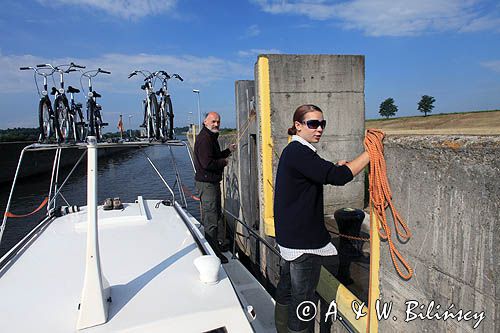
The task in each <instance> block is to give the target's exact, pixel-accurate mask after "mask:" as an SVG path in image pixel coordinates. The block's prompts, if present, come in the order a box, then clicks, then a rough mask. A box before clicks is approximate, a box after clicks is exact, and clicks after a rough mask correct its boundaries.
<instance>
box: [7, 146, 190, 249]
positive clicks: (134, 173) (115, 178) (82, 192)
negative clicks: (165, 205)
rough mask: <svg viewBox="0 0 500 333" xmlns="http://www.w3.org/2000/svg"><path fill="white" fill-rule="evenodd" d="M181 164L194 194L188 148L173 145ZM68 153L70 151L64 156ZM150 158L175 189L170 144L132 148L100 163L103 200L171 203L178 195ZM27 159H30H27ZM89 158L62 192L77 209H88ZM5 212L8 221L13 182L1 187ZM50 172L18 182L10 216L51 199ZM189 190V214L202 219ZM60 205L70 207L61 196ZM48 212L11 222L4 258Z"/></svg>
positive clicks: (183, 176)
mask: <svg viewBox="0 0 500 333" xmlns="http://www.w3.org/2000/svg"><path fill="white" fill-rule="evenodd" d="M172 153H173V155H174V157H175V163H176V164H177V168H178V170H179V173H180V176H181V180H182V184H183V185H184V187H185V188H187V189H188V190H189V191H190V192H192V193H195V191H194V172H193V166H192V164H191V160H190V158H189V155H188V152H187V149H186V147H184V146H182V147H172ZM63 154H64V152H63ZM145 155H147V156H149V157H150V158H151V160H152V161H153V163H154V164H155V165H156V167H157V168H158V169H159V171H160V173H161V174H162V176H163V177H164V178H165V180H166V181H167V183H168V184H169V185H170V187H172V186H173V185H174V184H176V182H175V172H174V167H173V164H172V158H171V154H170V150H169V148H168V147H167V146H164V145H162V146H151V147H147V148H141V149H138V148H132V149H130V150H126V151H122V152H119V153H117V154H114V155H111V156H107V157H101V158H100V159H99V161H98V201H99V202H100V203H102V202H103V201H104V200H105V199H106V198H115V197H120V199H121V200H122V201H123V202H134V201H135V200H136V199H137V196H138V195H142V196H143V197H144V198H145V199H159V200H162V199H171V198H172V196H171V194H170V192H169V191H168V189H167V188H166V187H165V185H164V184H163V182H162V181H161V179H160V178H159V177H158V175H157V174H156V172H155V171H154V169H153V168H152V166H151V165H150V164H149V162H148V161H147V159H146V156H145ZM25 158H29V155H27V156H26V157H25ZM70 170H71V168H64V169H62V170H61V173H60V175H59V182H60V183H62V181H63V180H64V179H65V178H66V176H67V175H68V173H69V171H70ZM86 170H87V160H86V157H84V158H83V160H82V161H81V162H80V165H79V166H78V167H77V169H76V170H75V171H74V173H73V175H72V176H71V177H70V178H69V180H68V182H67V183H66V185H65V186H64V187H63V189H62V190H61V194H62V195H63V196H64V198H65V199H66V200H67V201H68V202H69V203H70V204H71V205H78V206H82V205H86V202H87V177H86ZM0 186H1V187H0V211H1V215H2V217H3V215H4V212H5V207H6V205H7V200H8V197H9V192H10V184H7V183H3V184H1V185H0ZM49 186H50V174H42V175H37V176H33V177H29V178H24V179H21V180H20V181H18V184H17V185H16V188H15V191H14V194H13V202H12V204H11V207H10V210H9V211H10V212H12V213H14V214H25V213H28V212H31V211H33V210H35V209H36V208H37V207H38V206H39V205H40V203H41V202H42V201H43V199H44V197H45V196H47V195H48V190H49ZM175 189H176V191H175V195H176V200H177V201H179V202H180V203H182V201H180V197H179V193H178V186H177V185H176V186H175ZM190 192H186V197H187V204H188V206H187V208H188V211H189V212H190V213H191V214H192V215H193V216H194V217H196V218H197V219H199V217H200V209H199V204H198V202H197V201H194V200H193V199H192V198H190V196H189V195H188V194H191V193H190ZM56 205H57V206H61V205H66V203H65V202H64V201H63V199H61V198H60V197H59V198H58V199H57V202H56ZM45 213H46V208H45V207H44V208H43V209H41V210H40V211H39V212H38V213H35V214H34V215H32V216H29V217H25V218H9V219H8V220H7V224H6V229H5V232H4V235H3V239H2V243H1V244H0V257H1V256H2V255H3V254H5V252H6V251H8V249H10V248H11V247H12V246H14V245H15V244H16V243H17V242H18V241H19V240H21V239H22V238H23V237H24V235H26V234H27V233H28V232H29V231H30V230H31V229H32V228H33V227H35V226H36V225H37V223H38V222H39V221H40V220H41V219H42V218H43V216H44V214H45Z"/></svg>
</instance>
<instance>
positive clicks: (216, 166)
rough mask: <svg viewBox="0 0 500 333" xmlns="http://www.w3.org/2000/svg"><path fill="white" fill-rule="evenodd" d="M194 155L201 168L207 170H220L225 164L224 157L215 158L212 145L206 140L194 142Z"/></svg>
mask: <svg viewBox="0 0 500 333" xmlns="http://www.w3.org/2000/svg"><path fill="white" fill-rule="evenodd" d="M196 143H197V144H198V145H197V149H196V155H197V157H198V161H199V162H200V165H201V167H202V168H203V169H205V170H209V171H220V170H222V169H224V167H225V166H226V165H227V161H226V159H225V158H216V157H215V156H214V154H213V147H212V145H211V144H210V142H209V141H208V140H200V141H199V142H198V141H197V142H196Z"/></svg>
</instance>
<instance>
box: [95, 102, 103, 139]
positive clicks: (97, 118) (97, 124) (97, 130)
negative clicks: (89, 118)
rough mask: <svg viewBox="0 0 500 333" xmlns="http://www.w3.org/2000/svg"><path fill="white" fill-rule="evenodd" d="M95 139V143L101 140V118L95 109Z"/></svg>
mask: <svg viewBox="0 0 500 333" xmlns="http://www.w3.org/2000/svg"><path fill="white" fill-rule="evenodd" d="M94 124H95V137H96V139H97V141H99V140H101V138H102V117H101V112H100V111H99V110H98V109H97V108H96V109H95V111H94Z"/></svg>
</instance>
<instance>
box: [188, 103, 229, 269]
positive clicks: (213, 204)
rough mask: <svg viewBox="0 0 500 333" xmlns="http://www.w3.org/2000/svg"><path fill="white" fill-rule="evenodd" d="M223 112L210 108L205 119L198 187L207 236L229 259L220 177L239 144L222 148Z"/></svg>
mask: <svg viewBox="0 0 500 333" xmlns="http://www.w3.org/2000/svg"><path fill="white" fill-rule="evenodd" d="M219 126H220V116H219V114H218V113H217V112H210V113H208V114H207V116H206V117H205V120H204V121H203V127H202V129H201V130H200V133H199V134H198V136H197V137H196V142H195V144H194V166H195V169H196V175H195V180H196V188H197V190H198V194H199V196H200V199H201V210H202V223H203V226H204V228H205V238H206V239H207V241H208V242H209V244H210V246H212V248H213V249H214V252H215V253H216V254H217V256H218V257H219V258H220V259H221V262H222V263H226V262H227V259H226V257H225V256H224V255H223V254H222V253H221V250H220V247H219V244H221V245H225V241H226V240H225V237H224V229H223V228H224V225H223V221H222V209H221V190H220V181H221V180H222V172H223V171H224V167H225V166H226V165H227V157H229V155H230V154H231V153H232V152H233V151H234V150H235V149H236V144H231V145H229V148H227V149H225V150H223V151H221V149H220V146H219V142H218V141H217V138H218V137H219Z"/></svg>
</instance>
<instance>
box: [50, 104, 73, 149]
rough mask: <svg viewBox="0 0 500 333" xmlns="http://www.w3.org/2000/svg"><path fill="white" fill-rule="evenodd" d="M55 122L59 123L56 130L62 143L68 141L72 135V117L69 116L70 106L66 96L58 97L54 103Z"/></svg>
mask: <svg viewBox="0 0 500 333" xmlns="http://www.w3.org/2000/svg"><path fill="white" fill-rule="evenodd" d="M54 111H55V114H54V115H55V120H56V122H57V126H56V130H57V131H58V134H59V139H60V141H67V140H68V139H69V138H70V135H71V128H72V127H73V125H72V124H71V117H70V115H69V105H68V99H67V98H66V96H64V95H61V96H58V97H57V98H56V100H55V102H54Z"/></svg>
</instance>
